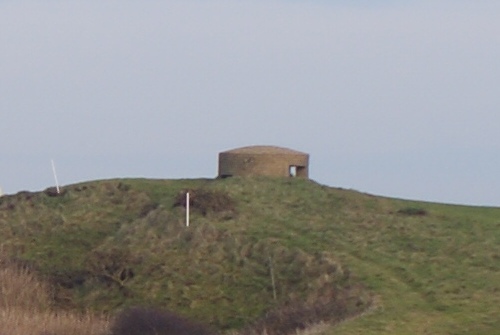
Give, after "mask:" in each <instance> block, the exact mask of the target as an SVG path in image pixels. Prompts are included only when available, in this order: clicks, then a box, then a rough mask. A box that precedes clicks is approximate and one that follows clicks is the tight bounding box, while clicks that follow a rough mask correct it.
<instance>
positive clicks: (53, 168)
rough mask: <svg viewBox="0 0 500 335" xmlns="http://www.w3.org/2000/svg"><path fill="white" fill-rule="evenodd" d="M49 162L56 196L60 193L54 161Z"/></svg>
mask: <svg viewBox="0 0 500 335" xmlns="http://www.w3.org/2000/svg"><path fill="white" fill-rule="evenodd" d="M50 162H51V163H52V173H54V180H55V181H56V190H57V194H59V193H61V192H60V190H59V182H58V181H57V175H56V165H55V164H54V160H53V159H51V160H50Z"/></svg>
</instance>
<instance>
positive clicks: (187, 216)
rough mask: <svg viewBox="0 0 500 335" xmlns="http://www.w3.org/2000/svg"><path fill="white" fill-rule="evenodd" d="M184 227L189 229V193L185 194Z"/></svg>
mask: <svg viewBox="0 0 500 335" xmlns="http://www.w3.org/2000/svg"><path fill="white" fill-rule="evenodd" d="M186 227H189V192H186Z"/></svg>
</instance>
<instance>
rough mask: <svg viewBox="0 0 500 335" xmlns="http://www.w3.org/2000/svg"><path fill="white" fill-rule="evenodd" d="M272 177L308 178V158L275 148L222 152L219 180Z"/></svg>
mask: <svg viewBox="0 0 500 335" xmlns="http://www.w3.org/2000/svg"><path fill="white" fill-rule="evenodd" d="M231 176H242V177H246V176H270V177H298V178H309V155H308V154H306V153H303V152H300V151H295V150H292V149H287V148H281V147H275V146H250V147H243V148H237V149H233V150H229V151H224V152H221V153H219V178H226V177H231Z"/></svg>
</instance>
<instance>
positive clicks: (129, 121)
mask: <svg viewBox="0 0 500 335" xmlns="http://www.w3.org/2000/svg"><path fill="white" fill-rule="evenodd" d="M499 13H500V1H498V0H491V1H488V0H474V1H466V0H453V1H451V0H450V1H447V0H443V1H427V0H423V1H347V0H344V1H341V0H337V1H336V0H330V1H299V0H294V1H291V0H289V1H285V0H274V1H273V0H270V1H269V0H266V1H260V0H254V1H247V0H231V1H229V0H203V1H201V0H198V1H193V0H179V1H170V0H165V1H156V0H147V1H130V0H119V1H117V0H106V1H101V0H100V1H97V0H85V1H83V0H73V1H58V0H47V1H39V0H36V1H24V0H2V1H0V48H1V49H0V114H1V119H0V136H1V142H0V154H1V159H0V187H1V188H2V189H3V191H4V193H16V192H18V191H21V190H30V191H37V190H42V189H45V188H47V187H49V186H52V185H53V184H54V181H53V177H52V170H51V163H50V160H51V159H54V161H55V164H56V168H57V172H58V178H59V182H60V183H61V184H63V185H69V184H73V183H77V182H81V181H88V180H95V179H106V178H115V177H120V178H121V177H146V178H167V179H168V178H197V177H214V176H215V175H216V171H217V154H218V152H220V151H224V150H228V149H232V148H236V147H241V146H247V145H257V144H259V145H263V144H264V145H277V146H283V147H288V148H292V149H296V150H300V151H304V152H307V153H309V154H310V155H311V171H310V174H311V178H312V179H314V180H315V181H317V182H319V183H321V184H325V185H329V186H335V187H343V188H351V189H356V190H359V191H362V192H367V193H371V194H376V195H384V196H389V197H396V198H405V199H415V200H426V201H436V202H444V203H457V204H472V205H492V206H498V205H500V155H499V152H500V151H499V149H500V131H499V126H500V83H499V81H500V19H499Z"/></svg>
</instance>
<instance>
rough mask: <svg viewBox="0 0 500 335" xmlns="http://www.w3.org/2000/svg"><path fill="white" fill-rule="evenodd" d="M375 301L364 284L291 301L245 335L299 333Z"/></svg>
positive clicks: (335, 321)
mask: <svg viewBox="0 0 500 335" xmlns="http://www.w3.org/2000/svg"><path fill="white" fill-rule="evenodd" d="M371 304H372V298H371V296H370V295H369V294H367V293H365V292H364V289H363V288H362V287H351V288H349V289H345V290H338V291H336V292H332V294H328V295H326V296H324V297H322V298H320V299H318V300H316V301H314V302H312V303H305V302H302V301H295V302H289V303H288V304H286V305H285V306H281V307H278V308H275V309H273V310H271V311H269V312H268V313H267V314H266V315H265V316H264V317H262V318H261V319H259V320H258V321H257V322H256V323H254V324H252V325H250V326H248V327H246V328H245V329H244V330H243V331H242V332H241V334H242V335H260V334H268V335H287V334H296V333H297V331H298V330H304V329H306V328H307V327H310V326H312V325H314V324H317V323H320V322H328V323H332V324H335V323H338V322H340V321H342V320H344V319H346V318H349V317H352V316H354V315H359V314H360V313H362V312H363V311H364V310H366V309H367V308H368V307H370V305H371Z"/></svg>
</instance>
